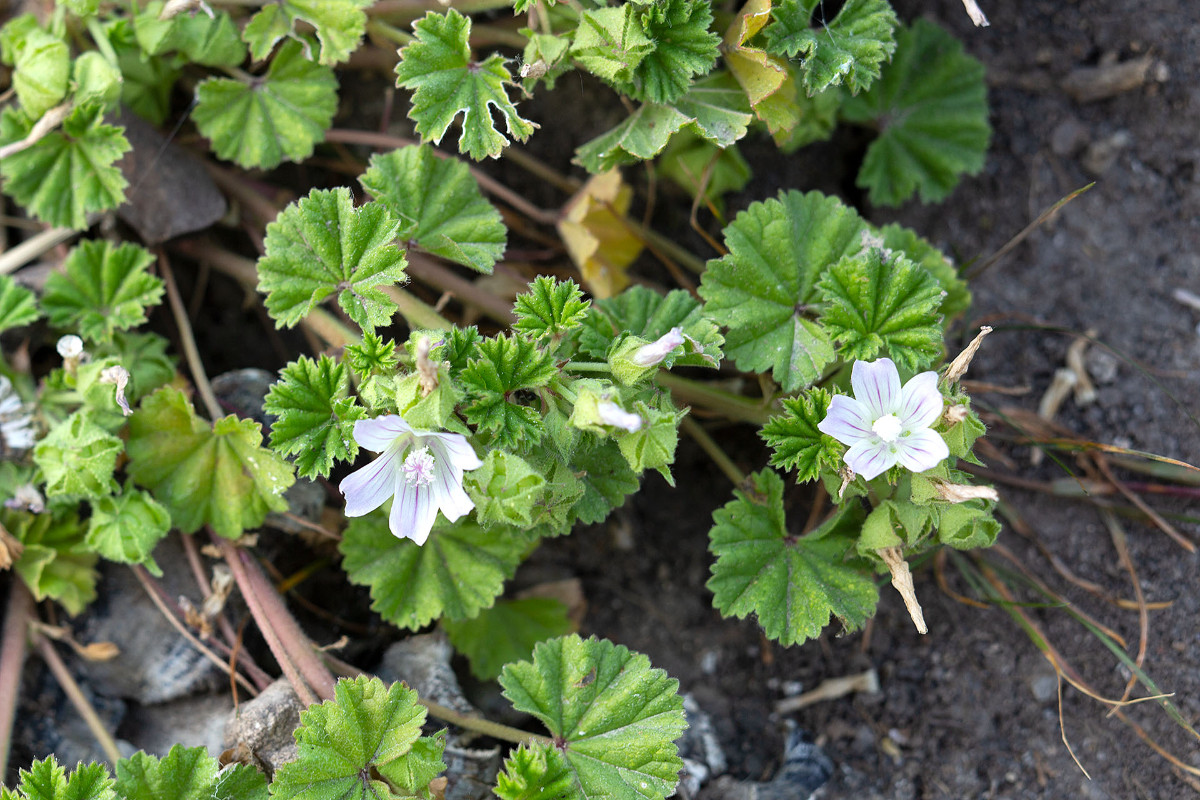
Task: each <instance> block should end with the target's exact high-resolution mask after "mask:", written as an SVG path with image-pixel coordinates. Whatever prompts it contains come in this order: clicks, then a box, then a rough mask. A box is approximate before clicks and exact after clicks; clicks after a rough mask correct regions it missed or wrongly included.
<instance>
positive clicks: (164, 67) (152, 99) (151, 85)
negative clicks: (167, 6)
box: [104, 18, 180, 125]
mask: <svg viewBox="0 0 1200 800" xmlns="http://www.w3.org/2000/svg"><path fill="white" fill-rule="evenodd" d="M104 32H105V34H106V35H107V36H108V38H109V41H110V43H111V44H112V47H113V51H114V52H115V53H116V54H117V66H118V67H119V68H120V71H121V79H122V83H121V102H122V103H124V104H125V105H127V106H129V108H130V109H131V110H132V111H133V112H134V113H135V114H137V115H138V116H140V117H143V118H144V119H147V120H149V121H150V122H152V123H154V124H155V125H161V124H162V123H163V122H164V121H165V120H166V118H167V114H168V113H170V111H171V92H172V90H173V89H174V87H175V81H176V80H177V79H178V78H179V73H180V70H179V68H178V67H177V66H176V64H175V63H174V62H175V59H173V58H160V57H158V56H147V55H146V54H145V53H144V52H142V48H141V47H139V46H138V43H137V35H136V32H135V30H134V26H133V20H131V19H128V18H119V19H115V20H112V21H111V22H109V23H108V24H106V25H105V26H104Z"/></svg>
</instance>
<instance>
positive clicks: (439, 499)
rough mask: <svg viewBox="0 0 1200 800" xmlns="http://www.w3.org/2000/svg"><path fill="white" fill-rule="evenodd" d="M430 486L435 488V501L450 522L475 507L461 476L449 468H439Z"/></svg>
mask: <svg viewBox="0 0 1200 800" xmlns="http://www.w3.org/2000/svg"><path fill="white" fill-rule="evenodd" d="M429 488H430V489H432V490H434V497H435V501H436V503H437V505H438V507H439V508H440V509H441V510H442V514H444V515H445V516H446V519H448V520H449V521H450V522H454V521H455V520H456V519H458V518H459V517H461V516H462V515H463V514H467V513H469V512H470V511H471V509H472V508H474V507H475V503H474V502H473V501H472V500H471V498H470V497H468V496H467V493H466V492H465V491H463V487H462V478H461V476H455V475H454V474H452V472H451V470H450V469H449V468H445V469H439V470H438V471H437V473H436V475H435V476H434V479H433V484H432V485H431V486H430V487H429Z"/></svg>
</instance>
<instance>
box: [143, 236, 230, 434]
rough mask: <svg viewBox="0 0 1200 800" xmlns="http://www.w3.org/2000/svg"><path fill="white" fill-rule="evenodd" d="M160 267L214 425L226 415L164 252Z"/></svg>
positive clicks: (181, 339)
mask: <svg viewBox="0 0 1200 800" xmlns="http://www.w3.org/2000/svg"><path fill="white" fill-rule="evenodd" d="M158 266H159V269H160V270H161V271H162V279H163V283H164V284H165V285H166V288H167V304H168V305H170V306H171V315H172V316H173V317H175V325H176V327H177V328H179V342H180V344H182V345H183V355H184V358H185V359H186V360H187V363H188V369H189V370H191V373H192V381H193V382H195V384H196V391H198V392H199V393H200V398H201V399H202V400H203V401H204V406H205V408H207V409H208V416H209V419H211V420H212V421H213V422H214V423H215V422H216V421H217V420H219V419H220V418H221V417H223V416H224V414H222V413H221V404H220V403H218V402H217V395H216V394H215V393H214V392H213V388H212V384H210V383H209V382H208V373H206V372H205V371H204V362H203V361H201V360H200V350H199V349H198V348H197V347H196V337H195V336H193V335H192V323H191V322H189V321H188V315H187V310H186V309H184V307H183V299H182V298H181V297H180V296H179V287H178V286H176V285H175V273H174V272H173V271H172V270H171V262H170V261H168V260H167V254H166V252H164V251H163V250H161V249H160V250H159V252H158Z"/></svg>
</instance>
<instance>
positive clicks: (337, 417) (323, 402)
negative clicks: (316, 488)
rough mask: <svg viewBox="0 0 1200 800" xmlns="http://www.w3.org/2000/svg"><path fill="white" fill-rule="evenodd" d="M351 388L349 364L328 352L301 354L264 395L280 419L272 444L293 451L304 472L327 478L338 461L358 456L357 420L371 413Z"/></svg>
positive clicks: (282, 450) (306, 475)
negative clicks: (334, 357) (359, 403)
mask: <svg viewBox="0 0 1200 800" xmlns="http://www.w3.org/2000/svg"><path fill="white" fill-rule="evenodd" d="M349 393H350V377H349V375H348V374H347V370H346V366H345V364H339V363H337V362H335V361H334V360H333V359H332V358H330V357H329V356H327V355H321V356H320V357H318V358H317V360H316V361H313V360H312V359H311V358H308V357H307V356H300V358H299V359H297V360H296V361H293V362H291V363H290V364H288V365H287V366H286V367H284V368H283V369H282V370H281V371H280V373H279V380H278V381H276V382H275V383H274V384H272V385H271V389H270V391H269V392H267V396H266V399H264V400H263V410H264V411H266V412H267V413H268V414H270V415H271V416H273V417H275V418H276V419H275V421H274V422H272V423H271V447H272V448H273V449H274V450H275V451H276V452H278V453H280V454H282V455H285V456H292V457H293V458H294V460H295V462H296V471H297V472H298V473H299V474H300V476H301V477H304V478H315V477H317V476H320V477H322V478H325V477H328V476H329V471H330V470H331V469H333V465H334V463H335V462H337V461H348V462H352V461H354V458H355V456H357V455H358V442H356V441H355V440H354V423H355V421H356V420H360V419H362V418H364V417H365V416H366V413H367V412H366V410H365V409H363V407H362V406H360V405H358V402H357V401H356V400H355V399H354V398H353V397H350V396H349Z"/></svg>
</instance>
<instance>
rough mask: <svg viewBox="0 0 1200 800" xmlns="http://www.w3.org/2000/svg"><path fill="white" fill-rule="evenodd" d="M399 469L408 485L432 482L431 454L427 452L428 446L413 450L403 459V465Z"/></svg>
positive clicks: (432, 465)
mask: <svg viewBox="0 0 1200 800" xmlns="http://www.w3.org/2000/svg"><path fill="white" fill-rule="evenodd" d="M400 470H401V471H402V472H403V473H404V480H405V481H407V482H408V484H409V485H410V486H428V485H429V484H431V483H433V476H434V462H433V454H432V453H430V452H429V448H428V447H422V448H421V449H420V450H413V451H412V452H411V453H409V454H408V456H407V457H406V458H405V459H404V466H402V467H401V468H400Z"/></svg>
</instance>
